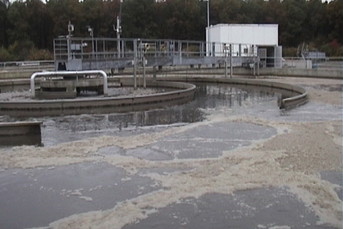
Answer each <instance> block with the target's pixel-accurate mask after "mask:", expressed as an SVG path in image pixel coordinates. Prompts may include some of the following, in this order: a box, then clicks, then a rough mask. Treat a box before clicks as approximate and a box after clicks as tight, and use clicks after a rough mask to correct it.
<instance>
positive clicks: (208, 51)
mask: <svg viewBox="0 0 343 229" xmlns="http://www.w3.org/2000/svg"><path fill="white" fill-rule="evenodd" d="M200 1H203V2H207V3H206V8H207V9H206V14H207V27H206V38H207V41H206V42H207V51H206V56H210V53H211V52H210V50H211V43H210V0H200Z"/></svg>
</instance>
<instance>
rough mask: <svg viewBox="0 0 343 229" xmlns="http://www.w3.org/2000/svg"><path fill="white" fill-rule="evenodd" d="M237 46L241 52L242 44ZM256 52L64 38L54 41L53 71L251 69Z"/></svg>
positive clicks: (200, 43) (164, 42) (189, 44)
mask: <svg viewBox="0 0 343 229" xmlns="http://www.w3.org/2000/svg"><path fill="white" fill-rule="evenodd" d="M218 47H219V48H218ZM240 47H242V49H244V44H240ZM257 49H258V47H257V46H256V50H255V52H252V53H244V52H237V53H233V52H231V50H232V44H224V43H206V42H203V41H186V40H152V39H114V38H113V39H112V38H74V37H69V36H66V37H60V38H58V39H55V40H54V59H55V68H56V70H68V71H80V70H95V69H97V70H112V71H113V70H118V71H120V70H122V69H125V68H130V67H132V68H134V69H135V68H137V67H142V66H143V67H144V66H149V67H153V68H159V69H161V68H162V67H163V66H192V67H193V66H201V65H207V66H215V65H219V66H227V67H231V68H232V67H238V66H247V67H249V66H250V67H251V68H252V67H255V66H258V64H257V63H258V62H259V61H261V58H258V56H257ZM218 50H219V51H218Z"/></svg>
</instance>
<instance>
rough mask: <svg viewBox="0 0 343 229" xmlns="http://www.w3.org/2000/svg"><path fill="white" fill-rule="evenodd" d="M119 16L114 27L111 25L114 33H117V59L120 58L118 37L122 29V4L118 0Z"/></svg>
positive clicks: (121, 0) (121, 1)
mask: <svg viewBox="0 0 343 229" xmlns="http://www.w3.org/2000/svg"><path fill="white" fill-rule="evenodd" d="M119 1H120V2H119V14H118V16H117V19H116V25H113V29H114V31H115V32H116V33H117V52H118V58H120V57H121V55H120V35H121V33H122V28H121V11H122V3H123V0H119Z"/></svg>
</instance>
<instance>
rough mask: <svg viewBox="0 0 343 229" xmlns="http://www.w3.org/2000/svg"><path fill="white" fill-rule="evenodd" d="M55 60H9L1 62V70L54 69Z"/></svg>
mask: <svg viewBox="0 0 343 229" xmlns="http://www.w3.org/2000/svg"><path fill="white" fill-rule="evenodd" d="M52 69H54V60H35V61H8V62H0V71H17V70H20V71H25V70H28V71H29V70H38V71H43V70H52Z"/></svg>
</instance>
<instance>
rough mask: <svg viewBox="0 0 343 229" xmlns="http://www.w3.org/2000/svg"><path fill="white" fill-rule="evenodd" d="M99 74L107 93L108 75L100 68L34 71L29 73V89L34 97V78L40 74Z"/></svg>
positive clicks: (105, 93)
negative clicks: (102, 78)
mask: <svg viewBox="0 0 343 229" xmlns="http://www.w3.org/2000/svg"><path fill="white" fill-rule="evenodd" d="M92 74H100V75H102V76H103V77H104V85H103V86H104V95H107V94H108V86H107V85H108V83H107V81H108V77H107V74H106V73H105V72H104V71H102V70H89V71H56V72H36V73H33V74H32V75H31V79H30V89H31V95H32V97H33V98H34V97H35V93H36V88H35V78H36V77H40V76H78V75H92Z"/></svg>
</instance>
